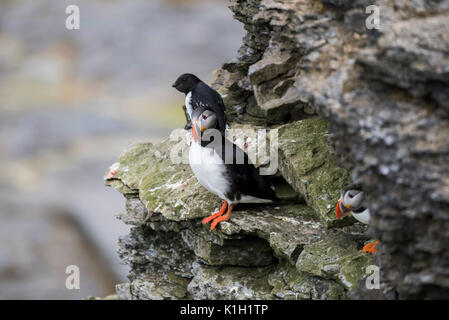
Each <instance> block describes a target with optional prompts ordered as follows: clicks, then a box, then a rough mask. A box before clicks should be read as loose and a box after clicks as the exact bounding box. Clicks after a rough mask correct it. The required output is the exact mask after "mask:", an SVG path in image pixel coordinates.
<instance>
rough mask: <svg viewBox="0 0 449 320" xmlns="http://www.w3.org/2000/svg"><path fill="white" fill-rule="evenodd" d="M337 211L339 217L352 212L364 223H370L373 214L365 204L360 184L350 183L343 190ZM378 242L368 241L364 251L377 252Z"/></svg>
mask: <svg viewBox="0 0 449 320" xmlns="http://www.w3.org/2000/svg"><path fill="white" fill-rule="evenodd" d="M335 213H336V216H337V218H338V219H341V218H343V217H344V216H346V215H348V214H352V216H353V217H354V218H355V219H356V220H357V221H360V222H361V223H363V224H369V222H370V219H371V215H370V212H369V209H368V208H367V205H366V204H365V193H364V192H363V191H361V187H360V186H359V185H349V186H347V187H345V188H344V189H343V190H342V191H341V196H340V199H339V200H338V203H337V207H336V209H335ZM377 244H379V241H375V242H372V243H368V244H367V245H365V246H364V247H363V249H362V251H363V252H371V253H376V252H377V249H376V245H377Z"/></svg>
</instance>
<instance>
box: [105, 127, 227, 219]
mask: <svg viewBox="0 0 449 320" xmlns="http://www.w3.org/2000/svg"><path fill="white" fill-rule="evenodd" d="M189 136H190V134H189V133H188V132H186V131H185V130H181V129H180V130H175V131H174V132H173V133H172V135H171V137H170V138H168V139H167V140H165V141H164V142H162V143H160V144H158V145H157V147H156V146H154V145H152V144H134V145H131V146H129V147H128V148H127V149H126V150H125V151H124V152H123V153H122V154H121V155H120V157H119V159H118V161H117V170H118V172H117V174H116V175H115V176H114V178H113V179H110V180H112V181H114V180H116V179H119V180H120V181H121V182H122V183H123V184H124V185H126V186H127V187H129V188H131V189H137V190H139V198H140V200H141V201H142V202H143V204H144V205H145V207H146V208H147V210H148V211H150V212H158V213H161V214H162V215H164V216H165V217H168V218H170V219H172V220H185V219H191V218H195V217H202V216H205V215H207V212H212V211H213V210H214V207H215V206H216V205H217V204H218V203H220V200H219V198H218V197H216V196H215V195H213V194H211V193H210V192H204V188H203V187H202V186H201V185H200V184H199V182H198V181H197V180H196V178H195V176H194V175H193V173H192V171H191V169H190V166H189V165H188V162H186V157H188V150H189V149H188V141H189V140H188V139H189ZM176 151H179V154H178V153H175V152H176ZM170 157H172V158H170ZM172 159H174V160H172ZM187 159H188V158H187ZM176 162H178V163H176ZM183 162H184V163H183ZM187 186H188V188H187Z"/></svg>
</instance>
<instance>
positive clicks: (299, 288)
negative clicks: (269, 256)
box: [268, 263, 346, 300]
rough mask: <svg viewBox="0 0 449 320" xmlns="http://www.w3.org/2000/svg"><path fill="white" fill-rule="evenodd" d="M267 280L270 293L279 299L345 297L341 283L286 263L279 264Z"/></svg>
mask: <svg viewBox="0 0 449 320" xmlns="http://www.w3.org/2000/svg"><path fill="white" fill-rule="evenodd" d="M268 282H269V284H270V285H272V286H273V290H272V291H271V293H272V294H273V295H274V296H276V297H278V298H280V299H285V300H336V299H345V298H346V293H345V289H344V287H343V286H342V285H340V284H338V283H337V282H335V281H333V280H327V279H323V278H320V277H316V276H313V275H311V274H308V273H304V272H299V271H298V270H297V269H296V268H295V267H294V266H292V265H290V264H288V263H286V264H282V265H279V266H278V268H277V269H276V271H274V272H273V273H271V274H270V276H269V280H268Z"/></svg>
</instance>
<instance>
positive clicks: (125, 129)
mask: <svg viewBox="0 0 449 320" xmlns="http://www.w3.org/2000/svg"><path fill="white" fill-rule="evenodd" d="M70 4H76V5H78V6H79V7H80V11H81V29H80V30H73V31H69V30H67V29H66V28H65V19H66V17H67V15H66V14H65V8H66V6H67V5H70ZM227 5H228V3H227V1H218V0H216V1H211V0H207V1H206V0H204V1H199V0H198V1H173V0H172V1H168V0H167V1H162V0H161V1H157V0H146V1H143V0H132V1H125V0H120V1H99V0H95V1H87V0H86V1H79V0H71V1H61V0H40V1H32V0H23V1H0V177H1V178H0V299H10V298H21V299H49V298H56V299H78V298H84V297H86V296H89V295H95V296H105V295H108V294H110V293H112V292H113V291H114V285H115V284H116V283H118V282H120V281H123V280H124V279H125V275H126V274H127V273H128V270H127V267H124V266H122V265H120V262H119V259H118V257H117V254H116V243H117V239H118V237H119V235H121V234H125V233H127V232H128V228H127V227H126V226H124V225H123V224H122V223H120V222H119V221H117V220H116V219H115V218H114V217H113V214H112V213H114V212H118V211H120V210H121V209H122V208H124V204H123V201H122V197H121V196H120V195H119V194H118V193H116V192H114V191H113V190H111V189H108V188H105V187H104V182H103V178H102V176H103V173H104V169H105V168H106V167H107V166H108V165H109V164H111V163H112V162H113V161H114V160H115V159H116V157H117V154H119V153H120V151H121V150H123V149H124V148H125V147H126V146H127V145H128V143H130V142H138V141H141V142H157V141H159V140H161V138H162V137H165V136H166V135H167V134H168V133H169V132H170V131H171V130H172V129H173V128H176V127H181V126H183V125H184V123H185V122H184V121H185V119H184V116H183V113H182V112H181V106H182V104H183V101H184V97H183V96H182V95H181V94H180V93H178V92H176V91H174V90H173V89H172V88H171V83H172V82H173V81H174V79H176V77H177V76H178V75H179V74H181V73H183V72H193V73H196V74H197V75H199V76H200V77H202V78H203V79H204V80H205V81H210V80H211V70H213V69H215V68H217V66H219V65H220V64H221V63H222V62H223V61H227V60H229V59H231V58H232V57H233V56H235V53H236V51H237V49H238V48H239V46H240V43H241V38H242V36H243V35H244V32H243V28H242V25H241V24H240V23H238V22H237V21H235V20H233V19H232V17H231V12H230V10H229V9H227ZM71 264H75V265H78V266H79V268H80V271H81V288H80V290H67V289H66V288H65V279H66V277H67V275H66V274H65V268H66V266H68V265H71Z"/></svg>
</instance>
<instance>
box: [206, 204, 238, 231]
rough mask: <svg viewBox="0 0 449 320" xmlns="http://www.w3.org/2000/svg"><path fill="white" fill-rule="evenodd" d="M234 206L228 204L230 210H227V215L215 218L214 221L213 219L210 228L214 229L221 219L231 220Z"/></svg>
mask: <svg viewBox="0 0 449 320" xmlns="http://www.w3.org/2000/svg"><path fill="white" fill-rule="evenodd" d="M233 207H234V206H232V205H231V206H228V212H226V215H225V216H219V217H218V218H215V219H214V221H212V224H211V225H210V229H211V230H214V229H215V227H216V226H217V224H219V223H220V222H221V221H226V220H229V217H230V216H231V212H232V208H233Z"/></svg>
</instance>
